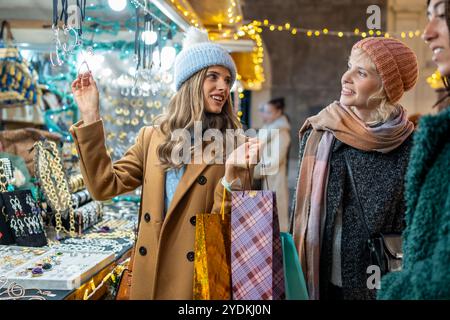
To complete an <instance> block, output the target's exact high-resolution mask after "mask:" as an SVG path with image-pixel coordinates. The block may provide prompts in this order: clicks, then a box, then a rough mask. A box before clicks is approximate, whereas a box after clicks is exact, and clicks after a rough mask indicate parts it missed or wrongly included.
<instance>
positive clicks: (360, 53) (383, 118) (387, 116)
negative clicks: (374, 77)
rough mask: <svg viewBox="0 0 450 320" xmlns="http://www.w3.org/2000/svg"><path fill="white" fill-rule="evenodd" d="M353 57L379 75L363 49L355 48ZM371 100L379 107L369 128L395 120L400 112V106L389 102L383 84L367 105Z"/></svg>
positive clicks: (369, 123) (372, 116)
mask: <svg viewBox="0 0 450 320" xmlns="http://www.w3.org/2000/svg"><path fill="white" fill-rule="evenodd" d="M352 57H353V58H354V59H355V61H358V62H362V63H364V64H366V65H368V66H369V67H370V68H371V69H372V70H374V71H376V72H377V73H378V70H377V68H376V66H375V64H374V63H373V61H372V59H370V57H369V55H368V54H367V53H365V52H364V50H362V49H361V48H354V49H353V50H352ZM371 100H372V101H376V103H378V104H379V106H378V108H376V109H375V110H374V111H373V112H372V114H371V117H370V118H371V120H370V121H368V122H367V124H368V125H369V126H370V125H375V124H378V123H384V122H387V121H388V120H391V119H393V118H395V117H396V116H397V115H398V114H399V112H400V108H399V105H398V104H393V103H391V102H390V101H389V98H388V96H387V94H386V91H385V90H384V84H383V82H381V86H380V89H379V90H378V91H377V92H376V93H374V94H373V95H372V96H371V97H369V99H368V102H367V104H369V102H370V101H371Z"/></svg>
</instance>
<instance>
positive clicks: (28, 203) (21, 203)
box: [1, 190, 47, 247]
mask: <svg viewBox="0 0 450 320" xmlns="http://www.w3.org/2000/svg"><path fill="white" fill-rule="evenodd" d="M1 196H2V199H3V206H4V207H3V209H2V210H3V214H4V217H5V220H6V223H7V224H8V225H9V227H10V230H11V232H12V237H13V241H14V242H15V243H16V244H17V245H20V246H29V247H41V246H45V245H47V237H46V234H45V229H44V223H43V221H42V215H41V209H40V208H39V206H38V205H37V203H36V202H35V201H34V199H33V197H32V195H31V191H29V190H19V191H14V192H4V193H2V195H1Z"/></svg>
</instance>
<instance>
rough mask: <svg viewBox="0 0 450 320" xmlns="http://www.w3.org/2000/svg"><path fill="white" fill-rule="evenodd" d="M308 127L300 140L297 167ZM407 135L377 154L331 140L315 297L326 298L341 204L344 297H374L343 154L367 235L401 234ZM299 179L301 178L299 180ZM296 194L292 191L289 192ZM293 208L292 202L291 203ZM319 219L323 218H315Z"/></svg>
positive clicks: (364, 243)
mask: <svg viewBox="0 0 450 320" xmlns="http://www.w3.org/2000/svg"><path fill="white" fill-rule="evenodd" d="M310 133H311V129H309V130H308V131H307V132H306V133H305V134H304V135H303V138H302V140H301V141H300V148H299V159H300V160H299V166H298V168H300V165H301V159H302V157H303V150H304V148H305V145H306V141H307V139H308V137H309V135H310ZM411 141H412V139H411V136H410V137H408V138H407V139H406V140H405V141H404V142H403V144H402V145H400V146H399V147H398V148H397V149H395V150H393V151H391V152H389V153H387V154H382V153H379V152H366V151H361V150H358V149H355V148H353V147H351V146H349V145H346V144H344V143H343V142H341V141H339V140H337V139H335V140H334V144H333V146H332V152H331V155H330V169H329V177H328V188H327V191H326V201H327V203H326V219H325V227H324V232H323V239H322V245H321V252H320V299H321V300H322V299H327V298H328V297H329V296H328V284H329V279H330V277H331V265H332V248H333V231H334V224H335V218H336V215H337V212H338V210H339V208H340V207H341V206H342V210H343V213H342V238H341V276H342V288H343V294H344V299H348V300H368V299H375V298H376V294H377V292H376V289H368V288H367V279H368V277H369V276H370V275H371V274H367V267H368V266H369V265H370V257H369V254H368V250H367V246H366V241H367V240H368V236H367V233H366V232H365V228H364V224H363V221H362V219H361V216H360V213H359V210H358V208H359V207H358V204H357V202H356V198H355V193H354V191H353V190H352V188H351V184H350V180H349V178H348V173H347V169H346V167H345V160H344V159H345V158H344V154H347V155H348V158H349V160H350V166H351V168H352V171H353V175H354V179H355V184H356V188H357V190H358V193H359V197H360V200H361V202H362V206H363V208H364V211H365V212H364V213H365V215H366V219H367V221H368V227H369V230H370V232H371V233H372V234H377V233H380V232H382V233H391V232H402V231H403V229H404V227H405V223H404V215H405V210H406V207H405V200H404V177H405V173H406V168H407V165H408V160H409V154H410V149H411V145H412V143H411ZM300 183H301V182H300ZM295 194H296V193H295ZM293 207H294V208H295V200H294V206H293ZM321 223H324V222H321Z"/></svg>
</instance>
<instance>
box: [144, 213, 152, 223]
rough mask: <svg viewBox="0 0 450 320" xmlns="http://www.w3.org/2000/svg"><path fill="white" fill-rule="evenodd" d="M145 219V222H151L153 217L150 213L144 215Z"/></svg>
mask: <svg viewBox="0 0 450 320" xmlns="http://www.w3.org/2000/svg"><path fill="white" fill-rule="evenodd" d="M144 219H145V222H150V219H151V217H150V214H149V213H148V212H147V213H145V214H144Z"/></svg>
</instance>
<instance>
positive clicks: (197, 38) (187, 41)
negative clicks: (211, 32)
mask: <svg viewBox="0 0 450 320" xmlns="http://www.w3.org/2000/svg"><path fill="white" fill-rule="evenodd" d="M203 42H209V38H208V33H207V32H206V31H204V30H200V29H198V28H195V27H190V28H189V29H188V31H187V32H186V36H185V38H184V40H183V48H189V47H192V46H193V45H194V44H197V43H203Z"/></svg>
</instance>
